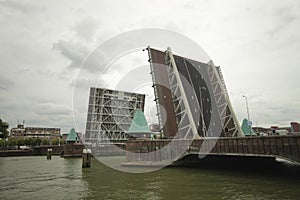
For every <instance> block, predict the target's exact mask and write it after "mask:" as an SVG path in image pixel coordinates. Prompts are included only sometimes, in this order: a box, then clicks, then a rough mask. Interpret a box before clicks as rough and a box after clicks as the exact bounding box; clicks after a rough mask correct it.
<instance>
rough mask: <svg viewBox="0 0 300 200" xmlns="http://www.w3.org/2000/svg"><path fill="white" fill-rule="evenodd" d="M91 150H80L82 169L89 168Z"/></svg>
mask: <svg viewBox="0 0 300 200" xmlns="http://www.w3.org/2000/svg"><path fill="white" fill-rule="evenodd" d="M91 157H92V155H91V150H90V149H83V150H82V168H89V167H91Z"/></svg>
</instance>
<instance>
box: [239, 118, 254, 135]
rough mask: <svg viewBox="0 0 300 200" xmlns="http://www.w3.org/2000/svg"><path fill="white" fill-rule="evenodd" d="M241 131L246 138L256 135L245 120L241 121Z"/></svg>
mask: <svg viewBox="0 0 300 200" xmlns="http://www.w3.org/2000/svg"><path fill="white" fill-rule="evenodd" d="M242 131H243V132H244V135H246V136H251V135H254V136H255V135H256V133H255V132H254V131H253V129H252V127H251V126H250V125H249V122H248V120H247V119H244V120H243V123H242Z"/></svg>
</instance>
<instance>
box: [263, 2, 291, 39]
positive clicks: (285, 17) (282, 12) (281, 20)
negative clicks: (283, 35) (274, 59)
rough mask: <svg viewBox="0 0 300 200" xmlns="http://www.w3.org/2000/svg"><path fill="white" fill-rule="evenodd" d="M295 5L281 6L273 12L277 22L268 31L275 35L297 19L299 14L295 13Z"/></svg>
mask: <svg viewBox="0 0 300 200" xmlns="http://www.w3.org/2000/svg"><path fill="white" fill-rule="evenodd" d="M293 9H294V7H293V6H286V7H282V8H279V9H277V10H275V11H274V12H273V17H274V20H276V24H275V25H274V26H273V28H271V29H270V30H269V31H268V33H269V34H270V35H271V36H272V37H273V36H274V35H276V34H277V33H278V32H280V31H281V30H282V29H284V28H285V27H286V26H288V25H289V24H290V23H292V22H293V21H295V20H297V16H296V15H294V14H293Z"/></svg>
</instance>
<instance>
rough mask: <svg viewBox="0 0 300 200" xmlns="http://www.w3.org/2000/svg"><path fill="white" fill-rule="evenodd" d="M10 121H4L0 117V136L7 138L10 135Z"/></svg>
mask: <svg viewBox="0 0 300 200" xmlns="http://www.w3.org/2000/svg"><path fill="white" fill-rule="evenodd" d="M8 127H9V125H8V123H6V122H3V121H2V119H0V138H7V136H8V130H7V129H8Z"/></svg>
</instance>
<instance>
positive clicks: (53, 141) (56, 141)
mask: <svg viewBox="0 0 300 200" xmlns="http://www.w3.org/2000/svg"><path fill="white" fill-rule="evenodd" d="M51 142H52V144H53V145H58V144H59V139H58V138H55V139H53V140H52V141H51Z"/></svg>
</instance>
